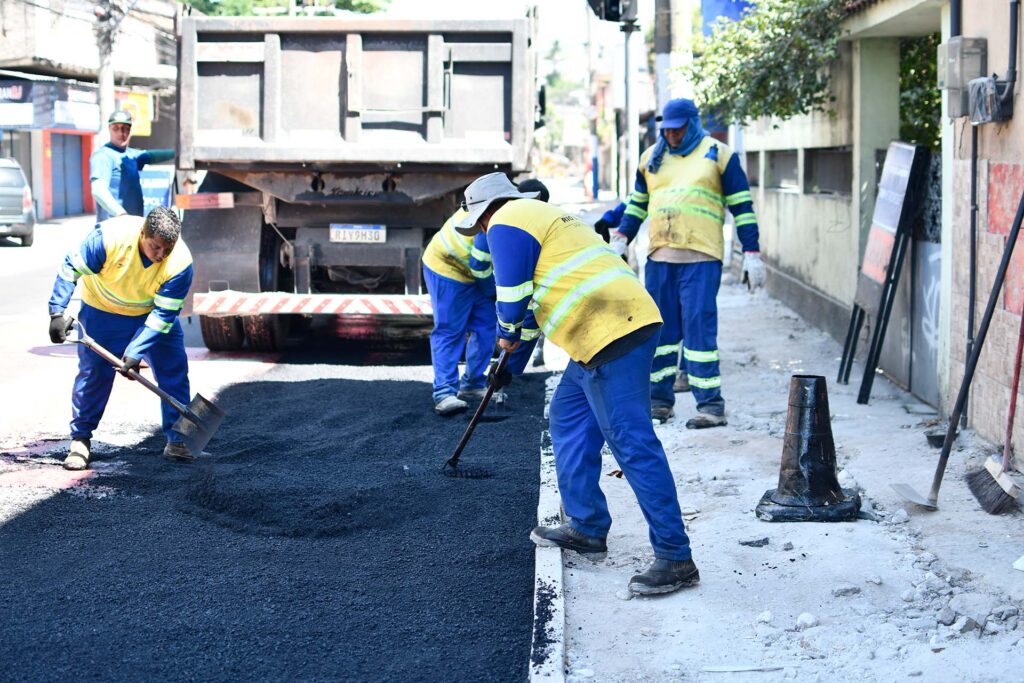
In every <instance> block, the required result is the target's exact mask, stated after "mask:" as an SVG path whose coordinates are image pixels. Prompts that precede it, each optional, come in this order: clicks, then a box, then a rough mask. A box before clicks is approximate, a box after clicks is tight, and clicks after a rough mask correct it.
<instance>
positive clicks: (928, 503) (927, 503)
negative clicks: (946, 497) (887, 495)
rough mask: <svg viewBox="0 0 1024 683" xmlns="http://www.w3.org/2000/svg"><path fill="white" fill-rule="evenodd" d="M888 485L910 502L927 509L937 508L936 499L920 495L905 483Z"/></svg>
mask: <svg viewBox="0 0 1024 683" xmlns="http://www.w3.org/2000/svg"><path fill="white" fill-rule="evenodd" d="M889 486H890V487H891V488H892V490H893V491H895V492H896V493H897V494H899V496H900V497H901V498H904V499H906V500H909V501H910V502H911V503H914V504H915V505H920V506H921V507H923V508H928V509H929V510H938V509H939V501H938V500H932V499H931V498H926V497H925V496H922V495H921V494H920V493H918V492H917V491H915V490H914V489H912V488H910V486H909V485H907V484H889Z"/></svg>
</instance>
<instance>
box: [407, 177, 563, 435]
mask: <svg viewBox="0 0 1024 683" xmlns="http://www.w3.org/2000/svg"><path fill="white" fill-rule="evenodd" d="M523 185H524V186H528V187H535V188H537V190H536V191H540V190H542V191H543V193H544V195H545V197H546V196H547V188H545V187H544V185H543V184H542V183H541V182H540V181H538V180H526V181H523ZM465 216H466V212H465V210H463V209H461V208H460V209H458V210H456V212H455V213H454V214H453V215H452V216H451V217H450V218H449V219H448V220H447V221H445V224H444V225H443V226H442V227H441V229H440V230H439V231H438V232H437V234H435V235H434V236H433V237H432V238H431V240H430V242H429V244H427V248H426V249H425V250H424V252H423V277H424V280H426V283H427V290H428V291H429V293H430V303H431V305H432V306H433V309H434V329H433V330H432V331H431V333H430V358H431V363H432V364H433V366H434V389H433V400H434V412H436V413H437V414H438V415H453V414H455V413H459V412H462V411H464V410H466V408H468V407H469V402H470V401H479V400H481V399H482V398H483V395H484V393H485V392H486V391H487V368H488V364H489V362H490V360H491V356H492V354H493V352H494V341H495V325H496V323H497V317H496V316H495V311H494V300H495V292H494V275H493V273H492V270H491V255H490V251H489V249H488V246H487V238H486V237H485V236H484V235H483V233H480V234H478V235H476V236H475V237H472V238H470V237H464V236H463V235H461V234H459V233H458V232H456V230H455V228H454V224H455V223H456V222H457V221H459V220H462V218H464V217H465ZM463 353H465V357H466V370H465V372H464V373H463V374H462V377H461V378H460V377H459V361H460V360H461V359H462V356H463ZM491 398H492V400H495V401H497V402H501V401H503V400H504V393H502V392H496V393H495V394H494V395H493V396H492V397H491Z"/></svg>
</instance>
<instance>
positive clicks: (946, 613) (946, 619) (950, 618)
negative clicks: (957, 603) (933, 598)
mask: <svg viewBox="0 0 1024 683" xmlns="http://www.w3.org/2000/svg"><path fill="white" fill-rule="evenodd" d="M936 621H938V622H939V623H940V624H942V625H943V626H952V624H953V622H954V621H956V612H954V611H953V610H951V609H950V608H949V605H946V606H945V607H943V608H942V611H940V612H939V616H938V617H936Z"/></svg>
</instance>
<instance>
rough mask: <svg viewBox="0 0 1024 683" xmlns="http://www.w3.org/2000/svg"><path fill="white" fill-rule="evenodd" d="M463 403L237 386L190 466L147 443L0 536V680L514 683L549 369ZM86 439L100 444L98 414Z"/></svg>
mask: <svg viewBox="0 0 1024 683" xmlns="http://www.w3.org/2000/svg"><path fill="white" fill-rule="evenodd" d="M508 392H509V402H508V405H509V407H510V409H511V416H510V417H509V418H508V419H507V420H504V421H501V422H489V423H485V424H481V425H480V426H479V427H478V429H477V431H476V433H475V434H474V436H473V438H472V440H471V441H470V443H469V445H468V446H467V448H466V451H465V452H464V453H463V456H462V463H464V464H465V465H467V466H468V465H473V466H476V467H483V468H486V469H487V470H488V472H489V473H491V474H492V475H493V476H492V477H491V478H487V479H453V478H449V477H445V476H442V475H441V474H440V472H439V470H440V467H441V465H442V463H443V462H444V461H445V460H446V459H447V458H448V456H449V455H450V454H451V451H452V449H453V448H454V447H455V445H456V443H458V440H459V438H460V437H461V435H462V433H463V431H464V430H465V428H466V425H467V422H468V415H462V416H459V417H456V418H451V419H444V418H439V417H437V416H435V415H434V414H433V413H432V411H431V410H430V405H429V401H425V400H424V398H425V397H428V396H429V388H427V387H425V386H424V385H423V384H422V383H414V382H399V381H375V382H359V381H351V380H335V379H325V380H313V381H301V382H257V383H251V384H243V385H237V386H234V387H231V388H229V389H228V390H226V391H225V392H224V393H222V395H220V396H218V397H217V403H218V404H219V405H221V406H222V407H223V408H225V409H226V410H227V411H228V413H229V417H228V418H227V420H225V422H224V424H223V425H222V427H221V428H220V430H219V431H218V433H217V434H216V436H215V437H214V439H213V441H212V442H211V443H210V445H209V446H208V450H210V451H211V452H212V453H213V455H212V456H210V457H208V458H203V459H201V460H200V461H199V462H197V463H196V464H193V465H181V464H176V463H171V462H168V461H166V460H164V459H163V458H162V457H160V451H161V449H162V446H163V443H162V438H160V437H152V438H150V439H148V440H147V441H146V442H144V443H143V444H141V445H140V446H138V447H135V448H132V449H130V450H127V449H126V450H121V451H117V452H113V453H109V454H104V455H101V456H98V457H99V458H100V459H107V460H110V459H114V460H123V461H125V462H126V463H127V467H125V468H123V469H122V470H121V471H120V472H119V473H116V474H112V475H108V476H103V477H101V478H99V479H96V480H93V481H92V482H91V483H92V484H95V485H100V486H104V487H109V489H104V490H105V491H107V495H105V496H103V497H97V496H86V495H81V490H76V489H71V490H69V491H65V492H62V493H59V494H57V495H55V496H53V497H52V498H50V499H47V500H46V501H45V502H43V503H40V504H38V505H36V506H35V507H33V508H31V509H29V510H27V511H25V512H23V513H22V514H20V515H18V516H16V517H15V518H13V519H11V520H10V521H8V522H7V523H6V524H5V525H4V526H2V527H0V567H3V568H4V574H5V579H4V587H3V588H2V589H0V591H2V594H3V599H2V600H0V661H2V662H3V663H4V664H3V667H2V668H3V673H0V678H7V679H12V680H30V679H32V680H41V679H44V680H46V679H56V678H58V677H59V678H68V677H70V678H74V679H76V680H81V679H102V680H108V681H118V680H156V679H162V680H167V679H175V680H204V681H211V680H235V679H243V678H244V679H250V678H254V679H292V680H360V681H373V680H520V681H521V680H524V679H525V678H526V677H527V670H528V663H529V655H530V638H531V624H532V610H533V603H532V600H533V596H532V590H533V546H532V544H531V543H530V541H529V537H528V536H529V530H530V528H531V527H532V526H533V524H534V523H535V515H536V505H537V488H538V452H539V447H540V433H541V432H542V430H543V428H544V424H543V419H542V412H543V393H544V384H543V377H542V376H540V375H533V376H527V377H524V378H519V379H517V381H516V382H515V383H514V384H513V385H512V386H510V387H509V389H508ZM97 437H98V438H99V439H102V425H101V430H100V432H98V433H97Z"/></svg>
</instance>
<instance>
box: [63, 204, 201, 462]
mask: <svg viewBox="0 0 1024 683" xmlns="http://www.w3.org/2000/svg"><path fill="white" fill-rule="evenodd" d="M180 236H181V223H180V222H179V221H178V216H177V214H175V213H174V212H173V211H172V210H171V209H168V208H166V207H162V206H159V207H157V208H155V209H153V210H152V211H151V212H150V213H149V215H148V216H147V217H146V218H144V219H143V218H141V217H137V216H122V217H119V218H112V219H110V220H107V221H104V222H103V223H101V224H100V227H99V229H97V230H93V231H92V232H90V233H89V235H87V236H86V238H85V239H84V240H83V241H82V243H81V244H80V245H78V246H76V247H75V248H74V249H72V250H71V251H69V252H68V254H67V256H65V257H64V262H63V263H62V264H61V267H60V269H59V270H58V272H57V279H56V281H55V282H54V284H53V293H52V295H51V296H50V305H49V309H50V341H52V342H53V343H54V344H60V343H62V342H64V341H65V340H66V338H67V333H68V331H69V330H70V326H69V321H68V319H67V318H66V317H65V316H64V311H65V309H66V308H67V306H68V303H69V302H70V301H71V295H72V294H73V293H74V291H75V284H76V283H77V282H78V280H79V279H81V280H82V309H81V311H80V312H79V314H78V319H79V321H80V322H81V323H82V325H83V326H84V327H85V330H86V331H87V332H88V334H89V336H90V337H92V338H93V339H95V340H96V342H97V343H98V344H99V345H100V346H102V347H104V348H106V349H107V350H108V351H110V352H111V353H112V354H114V355H115V356H121V357H122V362H123V363H124V367H123V368H122V370H121V372H122V373H123V374H125V375H126V376H127V372H128V370H136V371H138V369H139V366H140V363H141V360H142V359H143V358H146V359H147V360H148V361H149V365H150V367H152V369H153V374H154V376H155V377H156V382H157V385H158V386H159V387H160V388H161V389H163V390H164V391H166V392H167V393H168V394H170V395H171V396H173V397H174V398H176V399H178V400H179V401H181V402H182V403H185V404H187V403H188V402H189V386H188V358H187V357H186V355H185V335H184V332H182V329H181V323H180V322H179V321H178V314H179V313H180V312H181V307H182V305H183V304H184V303H185V297H186V296H187V295H188V290H189V287H191V286H192V254H191V253H190V252H189V250H188V247H187V246H186V245H185V243H184V241H182V240H181V239H180ZM114 372H115V370H114V368H113V367H112V366H111V365H110V364H109V363H107V361H105V360H103V358H101V357H100V356H99V355H98V354H97V353H95V352H93V351H91V350H90V349H88V348H86V347H85V346H84V345H79V347H78V376H77V377H76V378H75V385H74V389H73V391H72V395H71V448H70V452H69V453H68V456H67V457H66V458H65V460H64V467H65V469H69V470H83V469H85V468H87V467H88V466H89V461H90V459H91V448H92V442H91V439H92V435H93V431H94V430H95V429H96V427H97V425H99V422H100V418H102V417H103V411H104V409H105V408H106V406H107V400H108V399H109V398H110V389H111V386H112V384H113V382H114ZM160 411H161V416H162V418H163V432H164V435H165V436H166V437H167V445H166V447H165V448H164V455H165V456H166V457H168V458H172V459H176V460H182V461H190V460H192V459H193V456H192V454H191V452H190V451H189V449H188V447H187V446H186V445H185V444H184V443H183V442H182V441H181V435H180V434H178V433H177V432H174V431H172V429H171V427H172V426H173V425H174V423H175V421H176V420H177V419H178V412H177V411H176V410H175V409H174V408H172V407H171V406H169V405H167V404H166V403H165V402H161V403H160Z"/></svg>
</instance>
